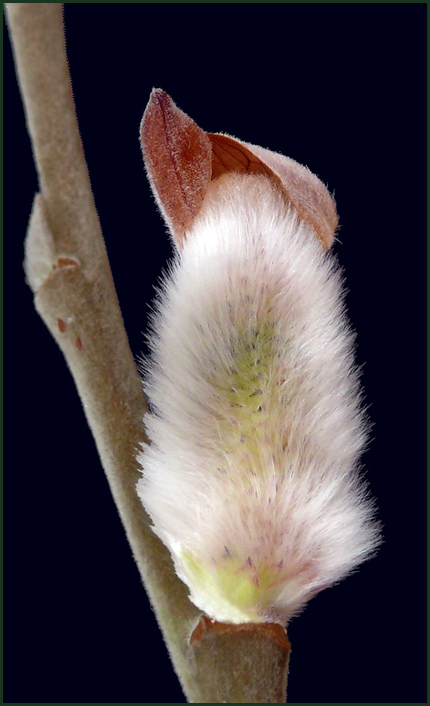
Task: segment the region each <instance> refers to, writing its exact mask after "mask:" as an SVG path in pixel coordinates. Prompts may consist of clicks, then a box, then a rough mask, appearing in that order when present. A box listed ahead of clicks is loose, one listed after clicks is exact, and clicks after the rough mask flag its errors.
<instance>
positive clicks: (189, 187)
mask: <svg viewBox="0 0 430 706" xmlns="http://www.w3.org/2000/svg"><path fill="white" fill-rule="evenodd" d="M141 142H142V150H143V156H144V160H145V164H146V168H147V172H148V177H149V180H150V183H151V186H152V189H153V191H154V194H155V197H156V199H157V202H158V205H159V207H160V209H161V212H162V214H163V216H164V218H165V220H166V222H167V224H168V226H169V228H170V230H171V232H172V235H173V237H174V240H175V242H176V243H177V245H179V246H180V244H181V241H182V238H183V237H184V233H185V231H186V229H187V227H188V226H190V225H191V223H192V221H193V219H194V217H195V216H196V214H197V213H198V211H199V209H200V207H201V205H202V203H203V199H204V196H205V194H206V190H207V185H208V183H209V181H210V178H211V163H212V150H211V144H210V141H209V139H208V137H207V135H206V133H205V132H203V130H201V129H200V128H199V127H198V126H197V125H196V123H195V122H194V121H193V120H191V118H189V117H188V115H185V113H183V112H182V110H179V108H177V107H176V105H175V104H174V102H173V101H172V99H171V98H169V96H168V95H167V93H165V92H164V91H162V90H160V89H158V88H157V89H154V90H153V91H152V93H151V97H150V99H149V103H148V106H147V108H146V110H145V114H144V116H143V120H142V125H141Z"/></svg>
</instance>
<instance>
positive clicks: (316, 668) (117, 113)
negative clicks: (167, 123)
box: [4, 3, 426, 703]
mask: <svg viewBox="0 0 430 706" xmlns="http://www.w3.org/2000/svg"><path fill="white" fill-rule="evenodd" d="M425 12H426V11H425V7H424V6H423V5H408V4H375V5H372V4H363V5H359V4H347V5H337V4H322V5H313V4H309V5H307V4H304V5H300V4H298V5H297V4H291V5H290V4H279V5H276V4H274V5H271V4H268V5H264V4H262V5H259V4H249V5H240V4H237V5H234V4H232V5H227V4H219V5H212V4H207V5H198V4H196V5H193V4H182V5H181V4H179V5H170V4H166V6H164V4H160V5H157V4H148V5H146V4H127V3H124V4H85V3H82V4H67V6H66V11H65V18H66V31H67V44H68V55H69V62H70V67H71V75H72V80H73V87H74V94H75V101H76V107H77V114H78V118H79V125H80V130H81V135H82V140H83V144H84V148H85V153H86V158H87V162H88V166H89V172H90V175H91V181H92V187H93V191H94V196H95V201H96V204H97V209H98V212H99V216H100V219H101V224H102V228H103V232H104V236H105V239H106V244H107V250H108V254H109V259H110V263H111V267H112V271H113V276H114V280H115V283H116V287H117V292H118V296H119V300H120V304H121V307H122V311H123V316H124V320H125V326H126V329H127V332H128V335H129V340H130V345H131V349H132V351H133V354H134V355H135V356H136V357H137V356H138V355H139V354H140V353H141V352H142V351H143V350H144V345H143V334H142V332H143V331H145V329H146V320H147V314H148V302H149V301H150V300H151V298H152V296H153V286H154V284H155V283H156V281H157V278H158V276H159V274H160V272H161V269H162V267H163V266H164V263H165V261H166V258H168V257H169V256H170V254H171V249H170V245H169V242H168V238H167V236H166V233H165V228H164V225H163V223H162V221H161V218H160V216H159V215H158V213H157V211H156V207H155V204H154V202H153V200H152V197H151V195H150V191H149V187H148V184H147V181H146V177H145V174H144V170H143V164H142V160H141V154H140V148H139V143H138V128H139V122H140V119H141V116H142V113H143V110H144V108H145V105H146V102H147V100H148V97H149V93H150V90H151V88H152V86H156V87H161V88H163V89H164V90H165V91H167V92H168V93H169V94H170V95H171V96H172V98H173V99H174V100H175V101H176V102H177V104H178V105H179V106H180V107H181V108H182V109H183V110H184V111H185V112H187V113H188V114H189V115H191V116H192V117H193V118H194V120H195V121H196V122H197V123H198V124H199V125H200V126H201V127H202V128H204V129H205V130H207V131H213V132H220V131H224V132H227V133H229V134H231V135H235V136H237V137H239V138H241V139H243V140H245V141H249V142H253V143H255V144H258V145H262V146H264V147H267V148H269V149H273V150H275V151H279V152H282V153H284V154H287V155H288V156H290V157H292V158H294V159H296V160H297V161H299V162H300V163H303V164H306V165H308V166H309V168H310V169H311V170H312V171H313V172H315V173H316V174H317V175H318V176H319V177H320V178H321V179H322V180H323V181H324V182H325V183H327V184H328V186H329V188H330V189H331V190H334V191H335V197H336V201H337V205H338V211H339V214H340V223H341V230H340V233H339V239H338V242H337V243H336V245H335V252H336V254H337V257H338V258H339V261H340V262H341V264H342V266H343V267H344V269H345V274H346V278H347V286H348V289H349V294H348V297H347V303H348V308H349V315H350V319H351V321H352V324H353V326H354V328H355V329H356V331H357V333H358V347H357V361H358V363H359V364H360V365H362V366H363V378H362V379H363V383H364V386H365V390H366V402H367V404H369V405H370V408H369V413H370V417H371V420H372V422H373V425H374V426H373V430H372V438H373V441H372V443H371V446H370V449H369V451H368V452H367V453H366V455H365V457H364V463H365V466H366V469H367V478H368V481H369V484H370V487H371V490H372V493H373V494H374V496H375V497H376V499H377V504H378V507H379V517H380V519H381V521H382V523H383V525H384V540H385V543H384V545H383V546H382V548H381V549H380V551H379V554H378V556H377V557H376V558H375V559H373V560H372V561H370V562H368V563H367V564H365V565H363V566H362V567H361V568H360V570H359V572H358V573H356V574H355V575H353V576H352V577H350V578H348V579H346V580H345V581H344V582H343V583H341V584H340V585H339V586H336V587H334V588H332V589H330V590H326V591H324V592H323V593H322V594H320V595H319V596H317V597H316V598H315V599H313V601H312V602H311V603H310V604H309V606H308V607H307V608H306V610H305V611H304V613H303V614H302V615H301V616H299V617H298V618H296V619H295V620H294V621H292V623H291V624H290V626H289V636H290V639H291V642H292V645H293V652H292V657H291V663H290V677H289V687H288V698H289V701H291V702H299V703H300V702H332V703H333V702H409V703H411V702H424V701H425V700H426V693H425V647H426V641H425V623H426V620H425V592H426V589H425V556H426V555H425V455H424V430H425V406H424V399H425V398H424V394H425V370H424V364H425V255H426V251H425V247H426V246H425V242H426V241H425V238H426V236H425V232H426V231H425V216H424V214H425V149H424V147H425V121H426V117H425V31H426V30H425V26H426V15H425ZM4 75H5V85H4V90H5V118H4V131H5V132H4V135H5V144H4V153H5V202H4V206H5V214H4V217H5V231H4V233H5V236H4V237H5V240H4V253H5V258H4V263H5V267H4V293H5V305H6V306H5V343H6V345H5V400H6V405H5V410H6V434H5V442H6V443H5V458H6V464H5V567H6V581H5V645H6V652H5V701H13V702H113V703H115V702H123V703H124V702H159V701H162V702H181V701H183V700H184V697H183V695H182V692H181V689H180V686H179V683H178V681H177V679H176V677H175V675H174V673H173V670H172V668H171V665H170V662H169V658H168V656H167V652H166V649H165V647H164V645H163V641H162V638H161V634H160V632H159V630H158V628H157V625H156V621H155V618H154V616H153V614H152V612H151V609H150V606H149V604H148V600H147V598H146V595H145V592H144V590H143V588H142V586H141V583H140V579H139V575H138V571H137V569H136V566H135V564H134V562H133V559H132V556H131V552H130V549H129V547H128V544H127V541H126V538H125V534H124V532H123V530H122V527H121V523H120V520H119V518H118V515H117V511H116V509H115V506H114V503H113V501H112V498H111V496H110V492H109V489H108V486H107V482H106V480H105V477H104V474H103V470H102V469H101V466H100V463H99V460H98V456H97V453H96V450H95V447H94V444H93V441H92V437H91V434H90V431H89V430H88V427H87V424H86V421H85V419H84V415H83V413H82V409H81V405H80V402H79V399H78V397H77V394H76V392H75V389H74V384H73V382H72V379H71V377H70V375H69V373H68V371H67V369H66V366H65V364H64V361H63V358H62V354H61V353H60V351H59V349H58V348H57V347H56V345H55V343H54V341H53V340H52V339H51V336H50V334H49V332H48V330H47V329H46V328H45V326H44V324H43V322H42V321H41V319H39V317H38V315H37V314H36V313H35V311H34V308H33V303H32V294H31V292H30V289H29V288H28V287H27V286H26V284H25V283H24V275H23V271H22V260H23V239H24V235H25V231H26V226H27V221H28V216H29V213H30V209H31V204H32V200H33V196H34V193H35V192H36V191H37V177H36V172H35V168H34V166H33V163H32V156H31V148H30V142H29V139H28V136H27V133H26V128H25V122H24V116H23V111H22V107H21V104H20V98H19V93H18V88H17V84H16V80H15V77H14V73H13V67H12V63H11V54H10V48H9V45H8V40H7V38H6V40H5V66H4Z"/></svg>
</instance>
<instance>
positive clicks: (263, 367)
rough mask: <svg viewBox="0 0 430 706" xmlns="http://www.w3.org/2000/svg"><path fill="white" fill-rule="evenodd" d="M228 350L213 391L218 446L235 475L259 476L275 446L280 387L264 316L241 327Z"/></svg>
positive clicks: (273, 337)
mask: <svg viewBox="0 0 430 706" xmlns="http://www.w3.org/2000/svg"><path fill="white" fill-rule="evenodd" d="M230 345H231V364H230V368H229V370H228V371H226V374H224V375H223V377H222V378H221V376H220V378H219V385H218V390H217V392H219V396H220V407H221V406H222V407H221V408H222V409H223V410H224V411H223V422H222V423H221V425H220V437H221V443H222V444H223V446H224V451H225V452H226V453H227V455H228V457H229V459H230V464H231V463H234V465H235V466H236V467H237V472H238V473H241V471H242V472H244V471H245V469H248V472H249V471H250V470H251V472H252V473H253V474H255V473H257V474H262V473H264V471H265V465H266V462H265V461H264V458H267V452H268V451H269V450H273V449H275V448H276V446H277V444H278V442H277V440H276V438H275V437H276V429H277V423H276V422H277V420H276V415H277V412H278V413H279V405H280V401H281V395H280V394H279V385H280V383H281V381H280V380H279V379H278V378H279V365H276V355H277V353H278V351H277V337H276V332H275V325H274V324H273V322H272V321H271V320H270V317H269V315H268V314H267V313H266V314H265V315H261V316H260V317H258V318H255V319H254V321H253V322H252V323H250V324H249V325H246V326H243V327H241V329H239V330H238V331H237V333H236V335H235V336H234V338H233V339H232V340H231V342H230ZM278 426H279V425H278ZM278 432H279V430H278ZM263 450H265V452H266V453H262V451H263ZM241 475H243V473H241Z"/></svg>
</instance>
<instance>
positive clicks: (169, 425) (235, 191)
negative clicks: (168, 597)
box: [137, 90, 380, 644]
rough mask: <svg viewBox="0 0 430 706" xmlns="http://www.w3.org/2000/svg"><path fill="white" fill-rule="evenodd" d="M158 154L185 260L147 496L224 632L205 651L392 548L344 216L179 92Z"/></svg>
mask: <svg viewBox="0 0 430 706" xmlns="http://www.w3.org/2000/svg"><path fill="white" fill-rule="evenodd" d="M142 147H143V152H144V157H145V161H146V166H147V170H148V175H149V178H150V181H151V185H152V188H153V190H154V193H155V196H156V198H157V200H158V202H159V204H160V208H161V210H162V213H163V214H164V216H165V219H166V221H167V223H168V225H169V227H170V229H171V232H172V234H173V237H174V239H175V242H176V244H177V246H178V250H177V252H176V253H175V258H174V261H173V263H172V265H171V267H170V269H169V273H168V274H167V275H166V276H165V278H164V281H163V282H162V289H161V292H160V295H159V299H158V302H157V303H156V306H155V313H154V317H153V321H152V331H151V334H152V335H151V339H150V346H151V357H150V359H148V360H147V362H146V363H145V377H144V389H145V392H146V394H147V396H148V398H149V401H150V412H149V413H148V414H147V415H146V417H145V425H146V430H147V434H148V438H149V440H150V442H151V443H150V445H148V446H145V447H144V449H143V452H142V453H141V454H140V455H139V463H140V465H141V467H142V469H143V477H142V479H141V480H140V481H139V483H138V486H137V492H138V494H139V496H140V498H141V500H142V503H143V505H144V507H145V509H146V510H147V512H148V514H149V515H150V517H151V519H152V522H153V529H154V532H155V533H156V534H157V535H158V536H159V537H160V539H161V540H162V541H163V542H164V543H165V544H166V546H167V547H168V548H169V550H170V552H171V555H172V559H173V561H174V565H175V569H176V572H177V574H178V576H179V577H180V578H181V579H182V580H183V581H184V583H185V584H186V585H187V586H188V588H189V590H190V599H191V600H192V601H193V602H194V604H195V605H196V606H197V607H198V608H199V609H201V610H202V611H203V612H204V613H205V614H206V615H207V616H209V618H210V619H212V620H213V621H217V622H216V624H215V623H212V622H207V623H204V624H203V625H201V626H200V631H199V630H197V631H196V633H195V635H194V636H193V640H194V641H197V642H199V640H200V638H201V636H202V635H203V633H204V635H206V637H207V636H209V633H210V634H211V635H216V637H217V639H221V637H222V636H224V634H227V633H224V632H223V630H224V628H223V627H222V625H221V624H236V625H239V624H244V623H247V624H262V623H277V624H279V625H281V626H284V625H286V624H287V623H288V621H289V620H290V618H291V617H292V616H294V615H296V614H297V613H298V612H300V610H301V609H302V608H303V607H304V606H305V605H306V603H307V602H308V600H310V598H312V596H314V595H315V594H316V593H318V592H319V591H321V590H323V589H324V588H326V587H327V586H330V585H333V584H334V583H336V582H337V581H339V580H340V579H341V578H343V577H344V576H346V575H347V574H348V573H350V572H351V571H353V570H354V568H355V567H357V566H358V565H359V564H360V563H361V562H363V561H365V560H366V559H367V558H369V557H370V556H372V554H373V553H374V551H375V549H376V548H377V546H378V544H379V542H380V538H379V527H378V524H377V523H375V522H374V517H373V515H374V510H373V505H372V503H371V501H370V500H369V499H368V496H367V493H366V489H365V488H364V487H363V484H362V482H361V480H360V477H359V474H358V467H359V465H358V464H359V458H360V454H361V452H362V451H363V448H364V446H365V443H366V438H367V428H366V418H365V416H364V414H363V411H362V409H361V397H360V392H359V385H358V376H357V371H356V368H355V365H354V361H353V337H352V335H351V333H350V331H349V328H348V322H347V320H346V318H345V315H344V311H345V309H344V303H343V294H342V282H341V276H340V274H339V272H338V270H337V269H336V262H335V261H334V260H333V258H332V257H331V255H330V253H327V252H326V250H327V249H328V248H329V246H330V244H331V242H332V240H333V236H334V230H335V228H336V225H337V216H336V210H335V207H334V202H333V200H332V198H331V197H330V194H329V193H328V191H327V190H326V188H325V187H324V185H323V184H322V183H321V182H320V181H319V179H317V177H315V176H314V175H313V174H311V172H310V171H309V170H308V169H306V168H305V167H302V166H301V165H299V164H297V163H296V162H293V161H292V160H289V159H288V158H286V157H283V156H282V155H278V154H274V153H272V152H269V151H267V150H264V149H263V148H261V147H257V146H255V145H250V144H247V143H242V142H240V141H239V140H236V139H235V138H231V137H229V136H227V135H218V134H207V133H205V132H203V131H202V130H201V129H200V128H199V127H198V126H197V125H196V124H195V123H194V122H193V121H192V120H191V118H189V117H188V116H187V115H185V114H184V113H182V111H180V110H179V109H178V108H177V107H176V106H175V104H174V103H173V102H172V101H171V99H170V98H169V97H168V96H167V95H166V94H165V93H163V92H162V91H158V90H157V91H154V92H153V93H152V95H151V99H150V102H149V105H148V107H147V110H146V112H145V115H144V119H143V123H142ZM321 245H322V246H323V247H321ZM209 618H208V619H209ZM220 625H221V627H220ZM249 629H250V630H251V631H252V630H254V631H255V630H256V628H255V627H254V628H253V627H251V628H249ZM202 631H203V632H202ZM220 631H221V632H220ZM257 632H258V630H257ZM257 632H256V634H257ZM258 634H260V632H258ZM276 634H277V635H278V637H279V635H281V634H282V635H283V633H282V631H281V632H280V629H279V630H278V632H277V633H276ZM206 637H205V639H204V640H200V642H201V644H203V643H204V642H206ZM222 639H224V637H222ZM226 639H227V638H226Z"/></svg>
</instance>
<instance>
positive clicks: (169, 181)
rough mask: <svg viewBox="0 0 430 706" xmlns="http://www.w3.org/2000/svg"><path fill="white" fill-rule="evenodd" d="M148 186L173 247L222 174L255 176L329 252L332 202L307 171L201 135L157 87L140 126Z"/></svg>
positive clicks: (246, 146) (227, 140)
mask: <svg viewBox="0 0 430 706" xmlns="http://www.w3.org/2000/svg"><path fill="white" fill-rule="evenodd" d="M141 144H142V150H143V156H144V161H145V165H146V168H147V173H148V177H149V181H150V184H151V187H152V190H153V192H154V195H155V198H156V200H157V203H158V206H159V207H160V210H161V212H162V215H163V217H164V219H165V221H166V223H167V225H168V227H169V229H170V231H171V233H172V236H173V239H174V241H175V243H176V245H177V246H178V247H179V248H180V247H181V246H182V241H183V238H184V237H185V231H186V230H187V228H189V227H190V226H191V225H192V223H193V220H194V219H195V217H196V216H197V215H198V213H199V211H200V209H201V206H202V204H203V200H204V198H205V195H206V193H207V189H208V188H209V185H210V182H211V181H213V180H214V179H217V178H219V177H220V176H222V175H223V174H225V173H227V172H236V173H241V174H245V173H246V174H261V175H264V176H266V177H268V178H269V179H271V180H272V181H273V182H274V183H276V184H277V186H278V187H279V189H280V190H281V192H282V193H283V195H284V197H285V199H286V201H287V203H291V204H292V205H293V206H294V208H295V209H296V210H297V212H298V214H299V216H300V218H302V219H303V220H304V221H306V222H307V223H308V224H309V225H310V226H311V227H312V228H313V230H314V232H315V234H316V236H317V238H318V239H319V241H320V243H321V244H322V246H323V247H324V249H328V248H330V246H331V244H332V243H333V239H334V235H335V231H336V228H337V225H338V217H337V213H336V206H335V202H334V199H333V198H332V196H331V195H330V194H329V192H328V190H327V189H326V187H325V186H324V184H323V183H322V182H321V181H320V180H319V179H318V177H316V176H315V175H314V174H312V172H311V171H310V170H309V169H307V168H306V167H303V166H302V165H301V164H298V163H297V162H295V161H294V160H292V159H289V158H288V157H284V156H283V155H281V154H276V153H275V152H271V151H269V150H266V149H264V148H262V147H258V146H257V145H252V144H248V143H246V142H241V141H240V140H237V139H236V138H233V137H230V136H228V135H224V134H222V135H221V134H216V133H206V132H204V131H203V130H202V129H201V128H199V127H198V125H196V123H195V122H194V121H193V120H192V119H191V118H189V117H188V115H186V114H185V113H184V112H183V111H182V110H180V109H179V108H178V107H177V106H176V105H175V103H174V102H173V101H172V99H171V98H170V97H169V96H168V95H167V93H165V92H164V91H162V90H161V89H159V88H154V89H153V91H152V93H151V96H150V99H149V103H148V106H147V108H146V111H145V113H144V116H143V120H142V124H141Z"/></svg>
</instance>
